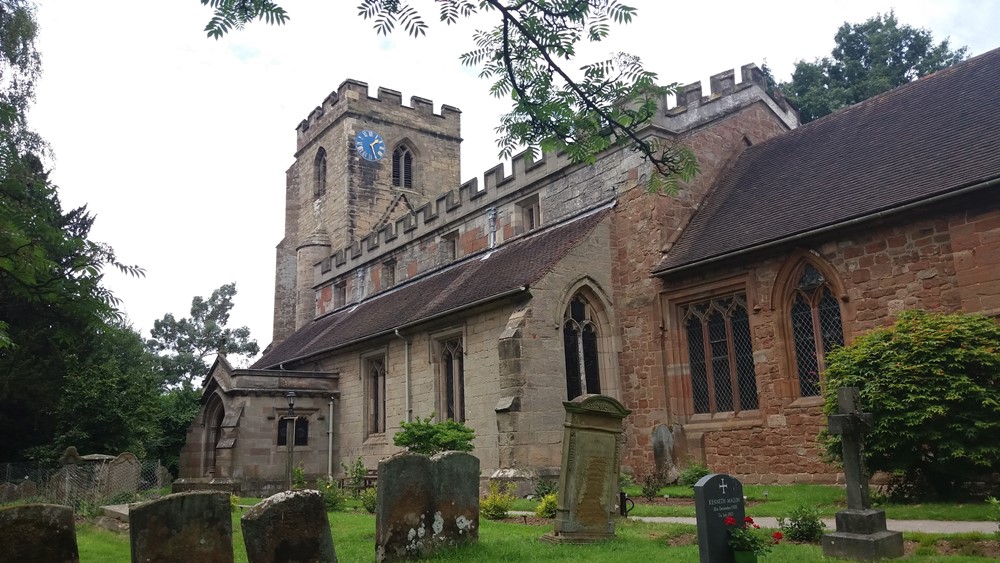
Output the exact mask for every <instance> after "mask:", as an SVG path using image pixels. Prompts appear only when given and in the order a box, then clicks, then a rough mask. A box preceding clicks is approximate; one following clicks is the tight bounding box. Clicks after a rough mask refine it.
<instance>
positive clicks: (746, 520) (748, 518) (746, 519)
mask: <svg viewBox="0 0 1000 563" xmlns="http://www.w3.org/2000/svg"><path fill="white" fill-rule="evenodd" d="M743 522H744V523H745V524H753V518H751V517H749V516H744V517H743Z"/></svg>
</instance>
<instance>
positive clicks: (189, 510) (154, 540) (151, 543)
mask: <svg viewBox="0 0 1000 563" xmlns="http://www.w3.org/2000/svg"><path fill="white" fill-rule="evenodd" d="M231 510H232V509H231V508H230V503H229V494H228V493H220V492H208V491H197V492H189V493H175V494H172V495H167V496H165V497H163V498H161V499H158V500H153V501H149V502H144V503H141V504H138V505H135V506H132V507H131V508H130V509H129V513H128V520H129V534H130V536H131V544H132V561H136V562H141V563H176V562H178V561H197V562H198V563H232V561H233V521H232V515H231Z"/></svg>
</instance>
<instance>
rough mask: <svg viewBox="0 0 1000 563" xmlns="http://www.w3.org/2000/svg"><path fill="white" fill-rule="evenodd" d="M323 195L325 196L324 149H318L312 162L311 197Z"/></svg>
mask: <svg viewBox="0 0 1000 563" xmlns="http://www.w3.org/2000/svg"><path fill="white" fill-rule="evenodd" d="M323 195H326V149H324V148H323V147H320V149H319V150H318V151H316V160H315V161H314V162H313V197H321V196H323Z"/></svg>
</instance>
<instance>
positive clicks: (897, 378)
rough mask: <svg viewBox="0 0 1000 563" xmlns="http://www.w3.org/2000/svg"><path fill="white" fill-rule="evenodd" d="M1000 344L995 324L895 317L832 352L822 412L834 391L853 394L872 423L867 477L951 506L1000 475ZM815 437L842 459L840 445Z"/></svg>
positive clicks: (831, 409) (832, 405)
mask: <svg viewBox="0 0 1000 563" xmlns="http://www.w3.org/2000/svg"><path fill="white" fill-rule="evenodd" d="M998 343H1000V326H998V325H997V324H996V323H995V322H993V321H992V320H990V319H989V318H987V317H984V316H980V315H963V314H954V315H942V314H929V313H925V312H922V311H907V312H904V313H901V314H900V315H899V319H898V320H897V321H896V323H895V324H894V325H892V326H890V327H886V328H879V329H876V330H873V331H871V332H869V333H867V334H865V335H863V336H861V337H859V338H857V339H856V340H855V341H854V343H853V344H851V345H850V346H848V347H846V348H840V349H837V350H834V351H833V352H831V353H830V354H829V356H828V358H827V363H828V367H827V370H826V405H825V412H826V413H827V414H828V415H831V414H835V413H836V411H837V388H839V387H857V388H859V389H860V391H861V403H862V408H863V410H865V411H868V412H871V413H872V414H873V415H874V427H873V428H872V429H871V431H870V432H868V433H867V434H866V436H865V455H866V461H867V465H868V469H869V470H871V471H886V472H890V473H893V472H898V473H900V474H903V475H904V476H905V478H906V479H908V480H910V481H912V482H918V481H919V480H920V479H923V480H926V483H927V484H928V486H929V488H930V490H929V491H926V492H931V493H936V494H937V495H939V496H940V497H941V498H949V497H950V495H951V494H953V493H954V492H955V491H956V488H957V487H958V486H959V485H961V484H962V483H963V482H964V481H965V480H967V479H969V478H970V477H973V476H975V475H976V474H980V473H989V472H994V471H997V470H998V469H1000V442H998V441H997V439H996V437H997V436H1000V346H998ZM822 439H823V441H824V442H825V445H826V448H827V453H828V454H829V455H830V456H831V457H832V458H834V459H836V460H840V459H841V455H842V453H841V446H840V439H839V438H838V437H837V436H829V435H827V434H826V433H824V434H823V435H822ZM923 500H927V498H926V497H925V498H923Z"/></svg>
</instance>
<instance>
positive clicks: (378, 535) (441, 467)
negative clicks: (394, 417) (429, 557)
mask: <svg viewBox="0 0 1000 563" xmlns="http://www.w3.org/2000/svg"><path fill="white" fill-rule="evenodd" d="M478 540H479V459H478V458H476V457H475V456H473V455H471V454H468V453H465V452H443V453H439V454H437V455H435V456H433V457H427V456H425V455H421V454H416V453H410V452H402V453H399V454H396V455H394V456H392V457H389V458H387V459H383V460H382V461H380V462H379V464H378V494H377V507H376V509H375V559H376V560H377V561H400V560H404V559H413V558H417V557H420V556H421V555H425V554H430V553H432V552H433V551H435V550H436V549H437V548H438V547H450V546H455V545H461V544H466V543H472V542H476V541H478Z"/></svg>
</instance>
